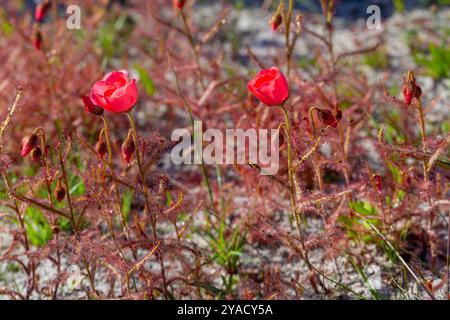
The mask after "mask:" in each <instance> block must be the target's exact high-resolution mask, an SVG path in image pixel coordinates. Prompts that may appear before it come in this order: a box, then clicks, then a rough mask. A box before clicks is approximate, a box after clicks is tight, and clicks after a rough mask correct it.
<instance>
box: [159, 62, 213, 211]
mask: <svg viewBox="0 0 450 320" xmlns="http://www.w3.org/2000/svg"><path fill="white" fill-rule="evenodd" d="M167 58H168V59H169V64H170V67H171V69H172V72H173V74H174V76H175V84H176V86H177V92H178V95H179V96H180V97H181V100H182V101H183V104H184V107H185V108H186V110H187V112H188V115H189V121H190V122H191V127H192V134H193V135H194V134H195V131H194V115H193V112H192V108H191V105H190V104H189V102H188V101H187V100H186V97H185V96H184V94H183V92H182V91H181V86H180V82H179V80H178V75H177V73H176V72H175V68H174V66H173V64H172V59H171V57H170V53H169V54H168V55H167ZM201 170H202V175H203V180H204V183H205V186H206V189H207V190H208V195H209V200H210V202H211V206H213V207H214V194H213V191H212V188H211V184H210V183H209V178H208V171H207V170H206V166H205V163H204V162H203V157H201Z"/></svg>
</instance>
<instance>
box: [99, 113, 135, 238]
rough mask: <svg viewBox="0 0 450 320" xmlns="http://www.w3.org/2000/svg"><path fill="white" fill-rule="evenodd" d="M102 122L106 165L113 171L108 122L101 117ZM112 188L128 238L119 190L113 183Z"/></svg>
mask: <svg viewBox="0 0 450 320" xmlns="http://www.w3.org/2000/svg"><path fill="white" fill-rule="evenodd" d="M102 120H103V127H104V130H105V131H104V133H105V134H104V137H105V142H106V148H107V150H108V165H109V168H110V169H111V171H113V170H114V163H113V158H112V147H111V139H110V131H109V126H108V121H107V119H106V116H105V115H102ZM113 187H114V189H115V193H116V200H117V209H118V211H119V212H120V218H121V220H122V226H123V228H124V230H125V233H126V235H127V237H128V238H129V234H128V228H127V223H126V221H125V216H124V215H123V212H122V208H121V206H120V202H121V200H120V194H119V189H118V187H117V185H116V183H115V181H113Z"/></svg>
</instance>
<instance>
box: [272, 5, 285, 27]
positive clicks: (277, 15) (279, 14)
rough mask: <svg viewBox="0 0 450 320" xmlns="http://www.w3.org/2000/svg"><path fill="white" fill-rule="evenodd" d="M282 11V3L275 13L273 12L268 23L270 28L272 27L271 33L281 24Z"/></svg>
mask: <svg viewBox="0 0 450 320" xmlns="http://www.w3.org/2000/svg"><path fill="white" fill-rule="evenodd" d="M283 9H284V4H283V2H280V4H279V5H278V9H277V11H276V12H275V14H274V15H273V16H272V18H271V19H270V21H269V23H270V26H271V27H272V30H273V31H275V30H277V29H278V27H279V26H280V25H281V23H282V22H283V15H282V13H283Z"/></svg>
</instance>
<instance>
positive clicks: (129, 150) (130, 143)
mask: <svg viewBox="0 0 450 320" xmlns="http://www.w3.org/2000/svg"><path fill="white" fill-rule="evenodd" d="M121 150H122V157H123V158H124V159H125V161H126V162H127V163H128V164H129V163H130V160H131V157H132V156H133V153H134V151H135V150H136V146H135V144H134V139H133V137H132V135H131V131H130V132H128V136H127V138H126V139H125V141H124V142H123V144H122V148H121Z"/></svg>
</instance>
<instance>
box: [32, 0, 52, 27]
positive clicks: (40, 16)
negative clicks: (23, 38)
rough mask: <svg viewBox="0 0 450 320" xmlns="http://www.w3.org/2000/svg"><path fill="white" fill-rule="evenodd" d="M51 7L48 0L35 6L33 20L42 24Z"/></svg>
mask: <svg viewBox="0 0 450 320" xmlns="http://www.w3.org/2000/svg"><path fill="white" fill-rule="evenodd" d="M50 7H51V2H50V1H48V0H44V1H42V2H41V3H39V4H38V5H37V6H36V11H35V12H34V18H35V19H36V21H37V22H42V20H44V18H45V15H46V14H47V12H48V10H49V9H50Z"/></svg>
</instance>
